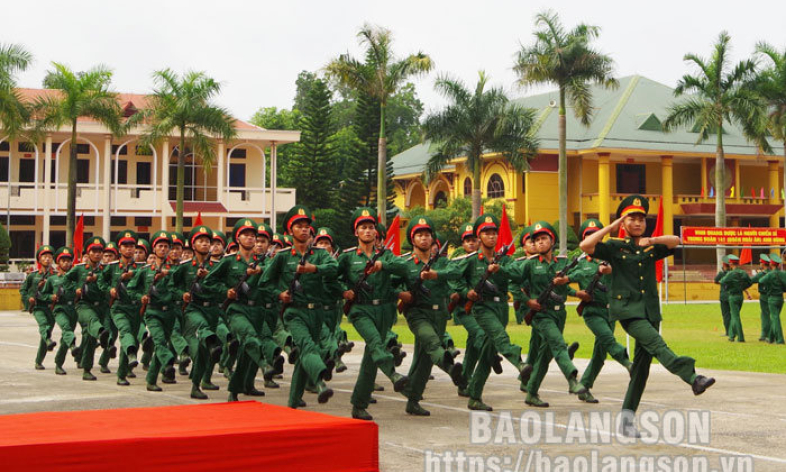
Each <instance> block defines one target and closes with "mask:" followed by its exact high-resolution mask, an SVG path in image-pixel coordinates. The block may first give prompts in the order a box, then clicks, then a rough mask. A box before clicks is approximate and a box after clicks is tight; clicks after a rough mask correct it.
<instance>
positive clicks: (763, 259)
mask: <svg viewBox="0 0 786 472" xmlns="http://www.w3.org/2000/svg"><path fill="white" fill-rule="evenodd" d="M769 269H770V256H768V255H767V254H761V255H760V256H759V271H758V272H757V273H756V275H754V276H753V277H752V278H751V281H752V282H753V283H754V284H758V285H759V309H760V310H761V336H759V341H766V340H767V336H769V334H770V307H769V302H768V296H767V293H768V288H767V284H766V283H763V282H762V279H764V276H766V275H767V273H768V272H769V271H770V270H769ZM721 290H723V288H721Z"/></svg>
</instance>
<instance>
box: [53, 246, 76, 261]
mask: <svg viewBox="0 0 786 472" xmlns="http://www.w3.org/2000/svg"><path fill="white" fill-rule="evenodd" d="M64 257H67V258H70V259H73V258H74V250H73V249H71V248H70V247H66V246H63V247H61V248H60V249H58V250H57V252H56V253H55V262H60V259H62V258H64Z"/></svg>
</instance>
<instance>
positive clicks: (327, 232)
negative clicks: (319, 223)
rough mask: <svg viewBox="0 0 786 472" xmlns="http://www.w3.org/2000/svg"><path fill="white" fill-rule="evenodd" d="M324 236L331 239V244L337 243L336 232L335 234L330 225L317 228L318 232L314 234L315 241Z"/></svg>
mask: <svg viewBox="0 0 786 472" xmlns="http://www.w3.org/2000/svg"><path fill="white" fill-rule="evenodd" d="M322 238H326V239H328V240H330V244H336V238H335V234H333V230H332V229H330V228H328V227H325V226H323V227H321V228H319V229H317V234H316V236H314V242H316V241H319V240H320V239H322Z"/></svg>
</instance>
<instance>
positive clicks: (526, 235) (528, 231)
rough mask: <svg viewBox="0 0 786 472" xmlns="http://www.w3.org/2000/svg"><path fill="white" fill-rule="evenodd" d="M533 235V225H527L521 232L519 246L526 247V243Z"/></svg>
mask: <svg viewBox="0 0 786 472" xmlns="http://www.w3.org/2000/svg"><path fill="white" fill-rule="evenodd" d="M531 236H532V226H525V227H524V228H523V229H522V230H521V232H520V233H519V238H518V241H519V247H524V243H525V242H527V240H528V239H530V237H531Z"/></svg>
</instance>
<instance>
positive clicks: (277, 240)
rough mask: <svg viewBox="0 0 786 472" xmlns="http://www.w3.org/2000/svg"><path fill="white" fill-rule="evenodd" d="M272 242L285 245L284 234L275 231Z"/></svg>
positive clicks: (281, 245)
mask: <svg viewBox="0 0 786 472" xmlns="http://www.w3.org/2000/svg"><path fill="white" fill-rule="evenodd" d="M270 242H272V243H273V244H278V246H279V247H284V236H282V235H281V233H273V238H271V240H270Z"/></svg>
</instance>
